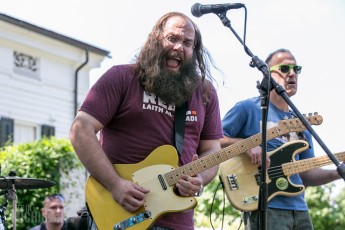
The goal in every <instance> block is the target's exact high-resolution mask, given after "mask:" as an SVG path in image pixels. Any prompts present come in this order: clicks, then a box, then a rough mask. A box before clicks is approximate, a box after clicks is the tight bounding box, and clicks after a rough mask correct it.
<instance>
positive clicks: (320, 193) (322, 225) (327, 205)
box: [306, 184, 345, 230]
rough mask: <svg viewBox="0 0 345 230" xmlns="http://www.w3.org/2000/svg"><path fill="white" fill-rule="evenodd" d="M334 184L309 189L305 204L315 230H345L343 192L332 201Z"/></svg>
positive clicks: (344, 195) (344, 199) (344, 198)
mask: <svg viewBox="0 0 345 230" xmlns="http://www.w3.org/2000/svg"><path fill="white" fill-rule="evenodd" d="M334 186H335V185H334V184H328V185H324V186H319V187H310V188H308V189H307V190H306V197H307V203H308V207H309V212H310V216H311V219H312V221H313V224H314V228H315V229H320V230H323V229H333V230H341V229H345V191H341V192H340V193H339V194H338V195H337V196H335V197H334V199H332V197H331V195H332V194H333V189H334Z"/></svg>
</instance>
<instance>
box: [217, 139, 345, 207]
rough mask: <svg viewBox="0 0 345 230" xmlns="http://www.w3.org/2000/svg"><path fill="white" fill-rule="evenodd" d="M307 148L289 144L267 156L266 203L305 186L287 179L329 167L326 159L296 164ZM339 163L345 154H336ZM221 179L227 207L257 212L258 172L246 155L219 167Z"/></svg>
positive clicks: (304, 144)
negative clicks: (298, 156)
mask: <svg viewBox="0 0 345 230" xmlns="http://www.w3.org/2000/svg"><path fill="white" fill-rule="evenodd" d="M308 147H309V145H308V143H307V142H305V141H291V142H288V143H286V144H284V145H282V146H280V147H279V148H277V149H275V150H273V151H271V152H269V153H268V155H269V156H270V159H271V164H270V167H269V169H268V170H267V173H266V183H267V200H268V201H269V200H271V199H272V198H273V197H275V196H277V195H283V196H295V195H298V194H300V193H301V192H303V191H304V189H305V187H304V185H296V184H293V183H292V182H291V181H290V176H292V175H294V174H298V173H301V172H305V171H308V170H310V169H314V168H319V167H322V166H326V165H329V164H331V163H332V161H331V159H329V157H328V156H327V155H326V156H321V157H314V158H310V159H304V160H298V161H296V160H295V155H296V154H298V153H300V152H302V151H304V150H305V149H307V148H308ZM335 156H336V158H337V159H338V160H339V161H343V160H344V159H345V152H340V153H336V154H335ZM219 170H220V178H221V180H222V182H223V186H224V190H225V193H226V195H227V198H228V200H229V201H230V203H231V204H232V205H233V206H234V207H235V208H236V209H238V210H240V211H243V212H250V211H254V210H256V209H257V208H258V199H259V196H258V194H259V186H260V183H259V182H260V174H261V168H260V166H259V165H258V164H253V163H252V162H251V158H250V157H249V156H248V155H247V154H242V155H240V156H236V157H234V158H232V159H230V160H228V161H226V162H223V163H221V164H220V166H219Z"/></svg>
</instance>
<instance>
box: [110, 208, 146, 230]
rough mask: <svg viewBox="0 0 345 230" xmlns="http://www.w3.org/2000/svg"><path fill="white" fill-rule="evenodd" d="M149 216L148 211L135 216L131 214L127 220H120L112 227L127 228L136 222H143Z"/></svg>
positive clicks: (116, 228)
mask: <svg viewBox="0 0 345 230" xmlns="http://www.w3.org/2000/svg"><path fill="white" fill-rule="evenodd" d="M150 217H151V212H150V211H145V212H141V213H139V214H138V215H136V216H133V217H131V218H128V219H127V220H124V221H122V222H119V223H116V224H115V225H114V227H113V229H114V230H123V229H127V228H129V227H132V226H134V225H136V224H138V223H141V222H143V221H144V220H147V219H149V218H150Z"/></svg>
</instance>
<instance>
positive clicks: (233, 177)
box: [227, 174, 239, 190]
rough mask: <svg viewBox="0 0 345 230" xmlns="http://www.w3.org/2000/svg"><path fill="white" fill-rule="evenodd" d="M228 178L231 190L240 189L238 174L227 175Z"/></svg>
mask: <svg viewBox="0 0 345 230" xmlns="http://www.w3.org/2000/svg"><path fill="white" fill-rule="evenodd" d="M227 178H228V182H229V186H230V190H237V189H239V186H238V181H237V175H236V174H230V175H227Z"/></svg>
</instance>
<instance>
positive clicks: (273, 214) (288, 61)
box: [221, 49, 341, 230]
mask: <svg viewBox="0 0 345 230" xmlns="http://www.w3.org/2000/svg"><path fill="white" fill-rule="evenodd" d="M266 64H267V65H268V67H269V69H270V72H271V76H272V78H274V80H275V81H276V82H277V83H278V84H279V85H281V86H282V87H283V88H284V89H285V91H286V93H287V95H288V96H289V97H292V96H294V95H295V94H296V93H297V83H298V77H299V74H300V73H301V70H302V67H301V66H299V65H297V62H296V59H295V57H294V56H293V55H292V53H291V52H290V51H289V50H287V49H278V50H276V51H274V52H272V53H271V54H270V55H269V56H268V57H267V59H266ZM261 113H262V112H261V99H260V97H255V98H249V99H246V100H243V101H240V102H238V103H237V104H236V105H235V106H234V107H233V108H231V109H230V110H229V111H228V113H227V114H226V115H225V117H224V118H223V121H222V123H223V132H224V138H222V139H221V145H222V147H226V146H228V145H231V144H233V143H235V142H237V141H239V140H241V139H244V138H248V137H250V136H253V135H255V134H257V133H260V132H261V123H262V118H261V115H262V114H261ZM296 117H297V116H296V115H295V113H294V112H293V111H292V110H291V109H290V108H289V106H288V104H287V103H286V102H285V100H284V99H283V98H282V97H281V96H280V95H279V94H278V93H277V92H276V91H274V90H273V91H272V92H271V93H270V103H269V105H268V118H267V120H268V123H267V128H268V129H269V128H272V127H273V126H277V123H278V121H279V120H283V119H291V118H296ZM300 139H303V140H306V141H307V142H308V144H309V146H310V147H309V148H308V149H306V150H304V151H303V152H301V153H300V154H297V157H296V158H297V159H296V160H301V159H306V158H311V157H314V156H315V155H314V147H313V143H312V136H311V134H310V133H309V132H308V131H304V132H302V133H295V132H292V133H289V134H287V135H283V136H280V137H277V138H274V139H272V140H269V141H268V142H267V151H273V150H275V149H277V148H278V147H280V146H282V145H283V144H284V143H286V142H288V141H292V140H300ZM245 154H248V155H249V156H250V157H251V160H252V163H253V164H259V165H261V162H262V159H261V154H262V151H261V147H260V146H257V147H255V148H253V149H250V150H248V151H247V152H246V153H245ZM277 154H279V153H277ZM266 165H267V168H269V166H270V159H269V157H268V156H267V158H266ZM340 178H341V177H340V175H339V174H338V172H337V171H336V170H324V169H320V168H316V169H312V170H310V171H307V172H303V173H301V174H296V175H293V176H291V177H290V179H291V182H292V183H293V184H304V185H305V186H319V185H323V184H326V183H328V182H331V181H334V180H336V179H340ZM267 206H268V209H267V222H266V223H267V229H268V230H274V229H277V228H279V229H281V230H297V229H298V230H311V229H313V224H312V222H311V219H310V215H309V212H308V207H307V204H306V202H305V200H304V193H300V194H299V195H297V196H280V195H279V196H275V197H274V198H272V199H271V200H270V201H269V202H268V204H267ZM244 223H245V229H246V230H249V229H250V230H254V229H255V230H256V229H258V226H257V212H256V211H253V212H246V213H244ZM278 226H279V227H278Z"/></svg>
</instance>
